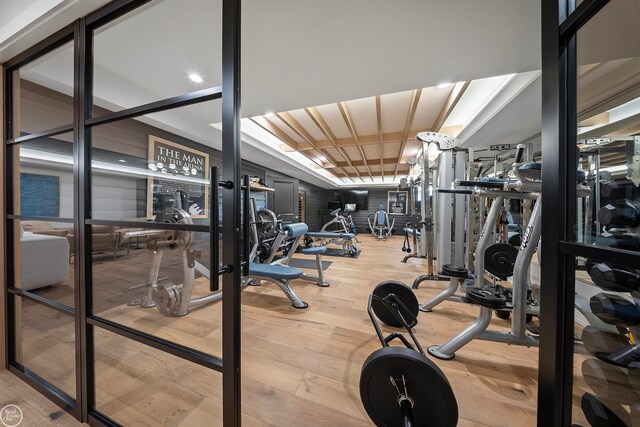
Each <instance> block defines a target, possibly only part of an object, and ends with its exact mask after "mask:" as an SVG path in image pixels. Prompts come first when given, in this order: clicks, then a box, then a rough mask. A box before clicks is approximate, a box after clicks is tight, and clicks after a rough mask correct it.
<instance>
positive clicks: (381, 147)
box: [376, 95, 384, 182]
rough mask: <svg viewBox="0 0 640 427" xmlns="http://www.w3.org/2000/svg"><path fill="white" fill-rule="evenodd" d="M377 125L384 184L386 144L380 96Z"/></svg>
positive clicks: (377, 103) (378, 97)
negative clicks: (383, 137) (383, 136)
mask: <svg viewBox="0 0 640 427" xmlns="http://www.w3.org/2000/svg"><path fill="white" fill-rule="evenodd" d="M376 123H377V125H378V151H379V152H380V172H381V175H382V182H384V143H383V142H382V106H381V105H380V95H378V96H376Z"/></svg>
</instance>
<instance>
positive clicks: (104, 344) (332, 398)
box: [23, 236, 538, 427]
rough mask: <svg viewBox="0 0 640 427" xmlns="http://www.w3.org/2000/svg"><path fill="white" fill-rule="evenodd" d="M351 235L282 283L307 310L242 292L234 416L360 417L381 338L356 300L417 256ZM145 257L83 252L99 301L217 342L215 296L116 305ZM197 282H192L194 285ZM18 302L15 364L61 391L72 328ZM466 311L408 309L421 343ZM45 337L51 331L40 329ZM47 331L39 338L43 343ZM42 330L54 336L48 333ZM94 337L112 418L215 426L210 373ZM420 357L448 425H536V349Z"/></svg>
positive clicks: (206, 345) (265, 291) (182, 339)
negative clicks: (444, 395) (175, 310)
mask: <svg viewBox="0 0 640 427" xmlns="http://www.w3.org/2000/svg"><path fill="white" fill-rule="evenodd" d="M359 238H360V240H361V243H360V244H359V248H360V249H362V254H361V255H360V257H359V258H358V259H350V258H339V257H327V258H326V260H328V261H332V262H333V264H332V265H331V266H330V268H329V269H328V270H326V272H325V273H326V279H327V280H328V281H329V282H330V283H331V286H330V287H328V288H321V287H318V286H315V285H313V284H308V283H305V282H302V281H296V282H294V284H293V288H294V289H295V291H296V292H297V293H298V294H299V296H300V297H301V298H302V299H303V300H305V301H306V302H308V303H309V308H308V309H306V310H297V309H294V308H293V307H291V305H290V303H289V301H288V300H287V299H286V297H285V296H284V294H283V293H282V292H281V291H280V290H279V289H278V288H277V287H276V286H275V285H273V284H269V283H263V284H262V285H261V286H259V287H248V288H246V289H245V290H244V291H243V297H242V332H243V333H242V338H243V343H242V344H243V353H242V366H243V371H242V372H243V375H242V388H243V423H244V424H245V425H248V426H270V425H272V426H301V425H305V426H306V425H309V426H332V427H335V426H366V425H371V423H370V421H369V420H368V417H367V415H366V413H365V412H364V409H363V408H362V405H361V403H360V399H359V394H358V379H359V375H360V369H361V367H362V364H363V362H364V360H365V359H366V357H367V356H368V355H369V354H370V353H371V352H373V351H374V350H376V349H377V348H379V347H380V344H379V342H378V341H377V338H376V337H375V333H374V330H373V327H372V326H371V323H370V321H369V319H368V316H367V313H366V304H367V298H368V295H369V294H370V292H371V291H372V289H373V288H374V287H375V285H376V284H378V283H379V282H380V281H382V280H387V279H395V280H400V281H403V282H404V283H407V284H410V283H412V282H413V279H414V278H415V277H416V276H418V275H420V274H424V272H425V266H424V265H423V264H422V260H410V262H409V264H402V263H401V259H402V257H403V253H402V252H401V250H400V248H401V247H402V238H400V237H397V236H396V237H392V238H389V239H388V240H386V241H378V240H375V239H373V238H371V237H368V236H362V237H359ZM149 257H150V255H149V253H148V252H147V251H146V250H144V249H141V250H138V251H133V252H132V253H130V254H128V255H122V256H120V257H119V258H118V260H117V261H112V260H110V259H106V258H105V259H104V260H98V261H97V262H96V263H95V265H94V268H93V271H94V286H95V294H96V295H97V296H96V299H95V305H96V307H98V311H99V313H98V314H99V315H100V316H103V317H106V318H108V319H110V320H113V321H116V322H119V323H122V324H125V325H127V326H131V327H135V328H137V329H140V330H143V331H145V332H148V333H152V334H155V335H157V336H161V337H163V338H167V339H171V340H173V341H175V342H178V343H180V344H184V345H188V346H191V347H193V348H196V349H198V350H202V351H206V352H209V353H212V354H215V355H219V354H220V351H221V306H220V304H219V303H218V304H211V305H209V306H206V307H203V308H200V309H195V310H192V312H191V313H189V314H188V315H187V316H184V317H171V316H163V315H162V314H160V313H159V312H158V311H157V310H156V309H155V308H151V309H143V308H140V307H135V306H129V305H127V302H128V301H131V300H132V299H134V298H135V297H136V296H138V295H140V294H141V293H143V292H144V289H143V288H136V289H134V290H133V291H132V290H129V288H130V287H132V286H134V285H135V284H136V283H143V282H144V280H146V276H147V275H148V270H147V269H148V268H149V267H148V266H149V264H148V263H149V261H150V258H149ZM301 257H302V256H301ZM165 261H166V262H167V264H168V265H169V267H168V268H165V267H164V266H163V270H161V273H160V276H163V275H165V274H166V275H168V276H170V277H174V276H175V275H176V274H177V273H179V258H178V255H177V254H173V255H167V258H166V260H165ZM176 268H177V270H176ZM172 269H173V270H172ZM174 279H175V280H178V278H175V277H174ZM200 281H201V282H204V280H200ZM178 283H179V282H178ZM445 286H446V282H436V283H423V285H422V286H421V287H420V289H418V290H417V291H416V294H417V295H418V298H419V300H420V301H421V302H423V301H425V300H426V299H428V298H430V297H432V296H434V295H435V294H436V293H438V292H439V291H440V290H441V289H442V288H443V287H445ZM198 288H199V290H200V292H202V291H203V290H204V289H206V284H205V283H200V284H199V285H198ZM46 292H47V293H49V296H51V294H52V293H54V294H55V293H56V292H58V293H60V295H62V294H64V293H65V292H66V294H67V296H66V297H65V296H58V297H57V298H56V299H58V300H61V299H65V298H68V297H69V296H68V293H69V292H68V289H67V291H64V289H62V290H56V289H52V290H48V291H46ZM23 304H24V306H23V322H24V323H25V325H26V326H25V330H23V335H24V337H23V341H24V343H23V358H24V359H25V364H26V365H27V366H31V367H32V369H33V370H34V371H36V372H38V373H40V374H43V373H47V375H48V379H49V380H50V381H51V382H53V383H54V384H58V385H60V386H61V387H63V389H69V390H73V381H74V380H73V377H72V375H71V374H72V373H73V358H72V354H73V337H69V336H67V338H66V339H63V334H65V333H66V334H69V333H70V332H69V331H71V332H72V331H73V329H72V328H71V329H69V325H67V323H66V322H65V321H63V320H60V318H61V315H60V314H57V313H55V312H52V313H47V314H46V315H45V314H43V313H40V314H37V313H36V308H35V307H33V306H32V304H29V303H27V302H24V303H23ZM29 310H31V311H29ZM477 312H478V308H477V307H473V306H467V305H464V304H460V303H450V302H445V303H443V304H441V305H440V306H439V307H437V308H436V309H435V310H434V311H433V312H432V313H420V316H419V324H418V326H417V328H416V329H417V336H418V338H419V340H420V342H421V343H422V345H423V347H424V348H425V349H426V347H428V346H430V345H433V344H442V343H443V342H445V341H446V340H448V339H449V338H450V337H452V336H454V335H455V334H457V333H458V332H460V331H461V330H462V329H463V328H465V327H466V326H467V325H468V324H470V323H471V322H473V320H474V319H475V316H476V315H477ZM56 319H57V320H56ZM507 327H508V323H507V321H504V320H499V319H496V318H494V320H493V323H492V326H491V328H495V329H503V330H506V328H507ZM51 336H53V337H55V338H47V337H51ZM47 339H48V340H50V341H49V342H45V340H47ZM51 340H54V341H56V340H57V341H56V342H58V345H56V346H50V345H49V344H50V343H51ZM43 342H45V344H43ZM95 346H96V367H95V369H96V394H97V407H98V409H99V410H100V411H102V412H104V413H105V414H107V415H108V416H110V417H111V418H113V419H115V420H116V421H118V422H120V423H122V424H124V425H139V426H142V425H150V426H160V425H167V426H177V425H183V426H199V425H203V426H204V425H212V422H213V423H214V425H221V422H220V415H221V377H220V375H219V374H217V373H215V372H213V371H209V370H207V369H205V368H202V367H200V366H197V365H194V364H192V363H190V362H186V361H183V360H181V359H178V358H176V357H174V356H171V355H168V354H165V353H162V352H160V351H157V350H154V349H152V348H149V347H146V346H144V345H142V344H138V343H136V342H132V341H129V340H127V339H124V338H122V337H119V336H117V335H114V334H112V333H110V332H106V331H102V330H97V331H96V334H95ZM432 360H434V361H435V362H436V363H437V364H438V366H440V367H441V368H442V369H443V371H444V372H445V374H446V375H447V377H448V378H449V381H450V383H451V385H452V387H453V390H454V392H455V394H456V397H457V400H458V405H459V408H460V417H461V418H460V422H459V425H460V426H481V425H487V426H532V425H534V424H535V419H536V393H537V390H536V387H537V384H536V382H537V363H538V351H537V349H535V348H523V347H516V346H507V345H504V344H498V343H491V342H483V341H473V342H472V343H470V344H469V345H467V346H466V347H464V348H463V349H462V350H460V351H459V352H458V353H457V355H456V357H455V359H453V360H451V361H441V360H436V359H433V358H432ZM72 392H73V391H71V393H72ZM66 420H68V417H66ZM66 420H65V422H66ZM58 425H67V424H58ZM68 425H73V423H71V424H68Z"/></svg>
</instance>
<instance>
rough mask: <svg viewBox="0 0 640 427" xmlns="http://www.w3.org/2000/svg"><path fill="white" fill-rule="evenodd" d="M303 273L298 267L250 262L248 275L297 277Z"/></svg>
mask: <svg viewBox="0 0 640 427" xmlns="http://www.w3.org/2000/svg"><path fill="white" fill-rule="evenodd" d="M303 274H304V273H303V271H302V270H300V269H299V268H293V267H285V266H283V265H271V264H258V263H251V265H250V266H249V275H250V276H258V277H266V278H269V279H276V280H291V279H299V278H300V277H302V275H303Z"/></svg>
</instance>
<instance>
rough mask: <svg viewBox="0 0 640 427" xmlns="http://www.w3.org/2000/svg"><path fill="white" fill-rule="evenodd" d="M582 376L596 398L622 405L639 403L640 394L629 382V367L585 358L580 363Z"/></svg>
mask: <svg viewBox="0 0 640 427" xmlns="http://www.w3.org/2000/svg"><path fill="white" fill-rule="evenodd" d="M582 376H583V377H584V380H585V382H586V383H587V385H588V386H589V387H591V389H592V390H593V391H594V393H595V394H596V395H597V396H598V398H602V399H606V400H611V401H614V402H619V403H621V404H623V405H634V404H638V403H640V395H638V394H637V393H636V392H635V389H634V387H633V385H632V384H631V383H630V382H629V369H626V368H622V367H619V366H614V365H610V364H608V363H605V362H603V361H601V360H598V359H587V360H585V361H584V362H583V363H582Z"/></svg>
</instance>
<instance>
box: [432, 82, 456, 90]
mask: <svg viewBox="0 0 640 427" xmlns="http://www.w3.org/2000/svg"><path fill="white" fill-rule="evenodd" d="M452 84H453V83H451V82H444V83H439V84H438V86H436V87H437V88H438V89H444V88H445V87H449V86H451V85H452Z"/></svg>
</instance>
